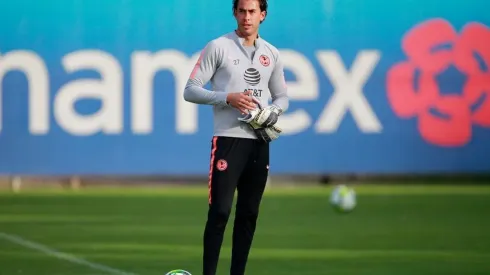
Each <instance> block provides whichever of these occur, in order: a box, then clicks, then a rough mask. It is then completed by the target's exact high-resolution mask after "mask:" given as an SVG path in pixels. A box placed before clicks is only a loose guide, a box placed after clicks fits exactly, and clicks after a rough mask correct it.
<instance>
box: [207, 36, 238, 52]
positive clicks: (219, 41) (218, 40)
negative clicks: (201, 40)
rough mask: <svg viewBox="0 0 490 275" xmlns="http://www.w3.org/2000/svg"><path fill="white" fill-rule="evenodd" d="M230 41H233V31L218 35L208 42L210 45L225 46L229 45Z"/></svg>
mask: <svg viewBox="0 0 490 275" xmlns="http://www.w3.org/2000/svg"><path fill="white" fill-rule="evenodd" d="M230 43H233V36H232V33H231V32H229V33H225V34H222V35H220V36H218V37H215V38H213V39H211V40H210V41H209V42H208V45H209V46H211V47H214V48H225V47H227V46H229V45H230Z"/></svg>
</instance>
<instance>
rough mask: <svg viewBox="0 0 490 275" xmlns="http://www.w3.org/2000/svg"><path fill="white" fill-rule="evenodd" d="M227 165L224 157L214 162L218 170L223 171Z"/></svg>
mask: <svg viewBox="0 0 490 275" xmlns="http://www.w3.org/2000/svg"><path fill="white" fill-rule="evenodd" d="M227 167H228V162H226V160H224V159H220V160H218V161H217V162H216V168H217V169H218V170H220V171H225V170H226V168H227Z"/></svg>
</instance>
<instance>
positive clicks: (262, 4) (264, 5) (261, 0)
mask: <svg viewBox="0 0 490 275" xmlns="http://www.w3.org/2000/svg"><path fill="white" fill-rule="evenodd" d="M239 1H240V0H233V14H235V11H236V9H237V7H238V2H239ZM257 1H259V8H260V11H261V12H263V11H265V15H266V16H267V0H257ZM264 21H265V17H264V20H262V21H261V22H260V23H262V22H264Z"/></svg>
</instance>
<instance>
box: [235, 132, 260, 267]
mask: <svg viewBox="0 0 490 275" xmlns="http://www.w3.org/2000/svg"><path fill="white" fill-rule="evenodd" d="M254 143H255V146H254V147H255V148H254V149H253V150H255V152H254V154H253V155H252V158H251V159H250V160H249V162H248V165H247V167H246V168H245V171H244V173H243V175H242V177H241V178H240V180H239V182H238V186H237V189H238V196H237V205H236V213H235V222H234V227H233V251H232V260H231V270H230V273H231V275H244V273H245V267H246V265H247V261H248V254H249V251H250V247H251V246H252V241H253V237H254V233H255V228H256V223H257V218H258V215H259V206H260V202H261V200H262V195H263V193H264V189H265V185H266V183H267V177H268V174H269V144H267V143H262V142H260V141H254Z"/></svg>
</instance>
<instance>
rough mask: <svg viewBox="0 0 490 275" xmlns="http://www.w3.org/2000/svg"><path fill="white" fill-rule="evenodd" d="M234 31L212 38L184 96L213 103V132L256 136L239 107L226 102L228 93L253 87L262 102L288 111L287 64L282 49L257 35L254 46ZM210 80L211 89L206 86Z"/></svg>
mask: <svg viewBox="0 0 490 275" xmlns="http://www.w3.org/2000/svg"><path fill="white" fill-rule="evenodd" d="M243 42H244V39H243V38H240V37H239V36H238V35H237V34H236V33H235V32H230V33H227V34H225V35H223V36H220V37H218V38H216V39H214V40H211V41H210V42H209V43H208V44H207V45H206V47H205V48H204V49H203V51H202V52H201V55H200V57H199V59H198V61H197V63H196V65H195V67H194V69H193V71H192V73H191V75H190V77H189V80H188V81H187V85H186V87H185V90H184V99H185V100H186V101H188V102H192V103H196V104H207V105H213V117H214V135H215V136H228V137H241V138H254V139H255V138H257V137H256V136H255V134H254V132H253V131H252V130H251V129H250V127H248V125H246V124H245V123H244V122H241V121H239V120H238V118H239V117H241V116H242V114H241V113H240V111H239V110H237V109H235V108H233V107H231V106H229V105H228V104H227V103H226V96H227V94H228V93H236V92H244V91H247V90H251V91H252V93H253V95H254V96H255V97H257V98H258V99H260V102H261V104H262V106H267V105H269V104H268V103H269V99H272V104H275V105H277V106H279V107H280V108H281V109H282V111H283V112H285V111H286V110H287V108H288V106H289V99H288V96H287V87H286V81H285V78H284V68H283V64H282V61H281V59H280V56H279V51H278V50H277V49H276V48H275V47H274V46H272V45H271V44H269V43H268V42H267V41H265V40H263V39H262V38H260V37H258V38H257V39H256V40H255V46H251V47H245V46H243ZM208 81H211V84H212V91H210V90H207V89H204V88H203V86H205V85H206V84H207V83H208Z"/></svg>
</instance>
